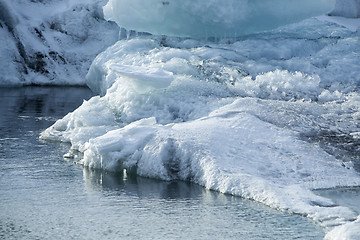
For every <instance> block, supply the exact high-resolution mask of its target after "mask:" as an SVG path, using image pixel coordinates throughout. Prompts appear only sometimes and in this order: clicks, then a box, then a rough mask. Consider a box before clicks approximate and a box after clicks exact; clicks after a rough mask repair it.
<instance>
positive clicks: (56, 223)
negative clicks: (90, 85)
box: [0, 87, 324, 239]
mask: <svg viewBox="0 0 360 240" xmlns="http://www.w3.org/2000/svg"><path fill="white" fill-rule="evenodd" d="M0 93H1V94H0V110H1V112H2V117H1V121H0V126H1V127H0V129H1V130H0V146H1V152H0V173H1V175H0V180H1V181H0V202H1V204H0V237H1V238H2V239H49V238H54V237H56V238H57V239H69V238H73V239H134V238H140V239H190V238H191V239H214V238H217V239H223V238H225V239H239V238H249V239H285V238H286V239H289V238H290V239H296V238H300V239H322V237H323V236H324V232H323V231H322V229H321V227H320V226H318V225H316V224H314V223H313V222H312V221H311V220H309V219H307V218H305V217H302V216H298V215H291V214H287V213H283V212H280V211H276V210H274V209H271V208H269V207H266V206H264V205H262V204H260V203H256V202H254V201H250V200H245V199H242V198H239V197H234V196H230V195H225V194H221V193H217V192H214V191H210V190H207V189H205V188H203V187H201V186H198V185H196V184H192V183H190V182H181V181H171V182H166V181H159V180H152V179H149V178H142V177H139V176H136V175H126V174H122V173H111V172H105V171H102V170H95V169H88V168H86V167H80V166H78V165H74V164H73V161H71V160H66V159H63V158H62V155H63V154H64V153H66V152H67V150H68V147H69V146H68V145H67V144H63V145H59V144H58V143H49V142H43V141H40V140H39V139H38V135H39V134H40V132H41V131H42V130H43V129H44V128H46V127H48V126H50V125H51V124H52V123H53V122H54V121H55V120H56V119H58V118H60V117H62V116H63V115H65V114H66V113H67V112H69V111H72V110H74V109H75V108H76V107H77V106H78V105H80V104H81V102H82V101H83V99H88V98H89V97H90V96H91V95H92V94H91V92H90V91H89V90H88V89H86V88H73V87H66V88H64V87H46V88H44V87H25V88H15V89H0Z"/></svg>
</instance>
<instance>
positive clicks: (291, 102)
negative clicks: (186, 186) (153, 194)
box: [7, 0, 360, 239]
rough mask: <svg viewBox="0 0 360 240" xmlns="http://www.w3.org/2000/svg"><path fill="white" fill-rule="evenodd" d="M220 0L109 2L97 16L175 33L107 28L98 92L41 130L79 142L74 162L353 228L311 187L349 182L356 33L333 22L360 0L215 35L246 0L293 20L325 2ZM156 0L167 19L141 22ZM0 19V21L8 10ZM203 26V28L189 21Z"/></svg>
mask: <svg viewBox="0 0 360 240" xmlns="http://www.w3.org/2000/svg"><path fill="white" fill-rule="evenodd" d="M218 2H219V1H215V0H214V1H184V2H183V3H184V4H182V5H180V3H179V2H176V1H156V2H155V1H139V0H134V1H123V0H121V1H120V0H119V1H114V0H111V1H109V3H108V4H107V5H106V7H105V15H106V17H108V18H110V19H114V20H116V19H115V15H114V13H116V14H117V15H118V18H119V19H120V18H124V19H125V20H129V22H130V23H133V24H134V25H126V24H125V22H124V21H123V20H121V21H120V20H119V19H117V21H118V23H120V24H123V25H122V26H121V27H128V28H129V29H132V28H135V30H137V31H150V32H152V33H160V34H165V33H167V34H169V35H177V36H178V37H169V36H166V35H162V36H158V35H148V34H144V33H143V34H138V36H137V37H131V38H129V36H136V32H132V31H126V30H124V29H122V30H121V31H120V32H119V33H117V32H116V31H115V33H116V34H119V35H120V37H121V36H122V37H121V38H122V39H125V40H121V41H118V42H116V43H115V44H114V45H112V46H111V47H109V48H107V49H106V50H105V51H103V52H101V53H100V54H99V55H98V56H97V57H96V58H95V60H94V61H93V63H92V65H91V67H90V69H89V72H88V74H87V76H86V83H87V84H88V86H89V87H90V88H91V89H92V90H93V91H94V92H95V93H97V94H98V95H99V96H95V97H93V98H91V99H90V100H89V101H85V102H84V103H83V104H82V106H80V107H79V108H78V109H76V110H75V111H74V112H71V113H69V114H67V115H66V116H65V117H64V118H63V119H60V120H58V121H57V122H56V123H55V124H54V125H53V126H51V127H50V128H48V129H46V130H45V131H44V132H43V133H42V134H41V138H42V139H47V140H56V141H63V142H69V143H71V145H72V147H71V150H70V152H69V154H67V155H66V157H75V155H76V154H75V152H76V151H79V152H81V153H82V157H81V159H76V161H77V162H79V163H81V164H83V165H85V166H89V167H93V168H102V169H105V170H109V171H123V170H126V171H127V172H128V173H129V174H139V175H142V176H146V177H152V178H159V179H163V180H167V181H169V180H175V179H176V180H177V179H180V180H186V181H193V182H195V183H198V184H200V185H202V186H205V187H207V188H209V189H213V190H217V191H220V192H224V193H229V194H234V195H237V196H241V197H244V198H249V199H254V200H256V201H259V202H262V203H264V204H267V205H268V206H271V207H273V208H276V209H280V210H283V211H288V212H291V213H296V214H301V215H304V216H307V217H309V218H311V219H313V220H315V221H317V222H318V223H319V224H320V225H322V226H323V227H324V229H325V231H326V232H327V235H326V238H328V239H337V238H338V237H339V236H346V238H347V239H357V236H358V229H360V224H359V216H358V215H359V213H357V212H355V211H353V210H352V209H350V208H347V207H343V206H338V205H336V204H334V202H332V201H331V200H329V199H327V198H324V197H319V196H318V195H316V194H315V193H313V191H312V190H313V189H322V188H335V187H352V186H360V175H359V171H360V160H359V156H360V148H359V146H360V137H359V136H360V125H359V122H360V68H359V62H360V55H359V52H360V44H359V43H360V34H359V29H358V27H356V26H358V25H357V23H358V19H353V20H354V22H351V23H350V24H349V22H348V21H344V20H343V17H344V16H346V15H347V12H348V10H349V9H350V8H351V7H352V6H353V5H352V4H353V3H356V4H358V3H357V0H352V1H348V2H347V3H344V4H339V1H338V2H337V4H336V9H335V10H334V11H333V13H336V12H337V13H338V14H336V15H341V19H339V17H332V16H322V17H318V18H308V19H305V20H303V21H299V22H297V23H294V24H290V25H285V26H281V27H279V28H277V29H275V30H269V31H265V32H261V30H264V29H269V28H272V27H274V26H275V25H276V24H273V23H274V22H276V21H275V20H274V21H273V22H271V27H269V26H266V27H265V28H258V29H256V31H255V30H254V31H250V32H251V33H252V34H251V35H243V36H241V37H239V35H240V34H245V33H249V32H246V31H244V32H242V33H240V32H239V35H237V36H236V37H232V36H231V37H228V36H225V35H226V34H227V33H228V32H227V31H230V32H232V34H234V33H236V31H237V30H236V29H234V28H233V27H234V26H235V25H237V24H239V23H240V22H239V21H240V20H239V19H237V17H240V19H242V18H245V19H252V17H251V14H250V13H251V11H250V12H248V11H247V9H248V8H247V7H251V9H253V10H254V9H258V11H259V12H258V13H256V14H258V15H259V16H260V15H261V16H264V19H267V17H269V16H270V15H272V16H277V15H279V14H280V15H281V14H285V15H286V14H291V15H293V14H295V13H299V14H300V16H301V18H304V17H305V13H301V10H304V11H305V10H306V9H307V7H309V6H315V7H314V9H315V10H316V11H320V10H321V11H322V12H324V13H326V12H329V11H330V10H331V9H328V6H329V5H328V4H330V2H332V4H334V1H317V3H316V4H315V3H314V2H313V1H311V3H310V1H302V3H301V4H300V3H299V1H287V2H288V4H290V5H291V6H292V7H294V8H296V9H297V11H295V10H294V11H290V13H285V12H284V11H283V10H281V9H279V8H277V7H274V6H277V5H276V4H280V3H284V1H271V4H273V5H272V8H268V11H270V12H271V11H274V12H273V13H268V15H266V14H265V15H263V13H265V8H264V6H268V5H267V4H269V1H260V0H258V1H226V2H227V3H228V5H226V4H224V8H223V5H216V3H218ZM235 2H236V4H239V2H241V3H242V7H241V8H236V7H237V6H238V5H236V4H235ZM70 3H71V2H70ZM125 3H126V5H124V4H125ZM196 3H201V4H199V5H196ZM260 3H261V4H263V5H261V4H260ZM139 4H145V5H144V6H147V5H146V4H152V5H151V6H148V7H143V6H142V8H139ZM204 4H205V6H206V8H205V7H203V6H204ZM234 4H235V5H234ZM248 4H249V5H248ZM254 4H255V5H254ZM256 4H259V6H258V5H256ZM299 4H300V5H299ZM302 4H303V5H302ZM312 4H315V5H312ZM7 6H8V7H9V6H11V4H9V3H8V2H7ZM71 6H73V5H71ZM124 6H125V7H124ZM219 6H221V7H219ZM226 6H231V9H233V10H234V12H232V11H230V12H229V11H228V10H226ZM332 6H333V5H332ZM356 6H358V5H356ZM257 7H258V8H257ZM163 8H164V9H168V10H169V11H170V10H171V9H172V8H175V9H178V10H179V11H178V12H175V13H176V14H177V15H176V14H175V13H174V14H172V15H171V18H170V19H168V20H169V22H166V23H164V26H163V25H154V26H149V25H143V21H145V22H146V20H149V19H150V20H152V21H160V20H161V19H162V18H163V17H164V12H159V11H160V10H161V9H163ZM71 9H72V10H73V8H71ZM159 9H160V10H159ZM215 9H216V11H215ZM344 9H345V10H344ZM133 10H134V11H135V10H136V11H135V13H136V12H139V13H141V14H140V15H141V16H144V17H145V19H139V18H138V17H139V16H137V15H134V14H135V13H134V12H131V11H133ZM140 10H141V11H140ZM168 10H167V11H168ZM185 10H186V11H185ZM188 10H191V11H190V12H189V11H188ZM205 10H206V14H199V13H203V12H202V11H205ZM325 10H326V11H325ZM144 11H145V12H144ZM161 11H162V10H161ZM172 11H174V10H172ZM199 11H200V12H199ZM222 11H224V12H226V13H227V15H226V16H227V18H223V16H224V15H221V14H224V13H223V12H222ZM239 11H240V12H241V11H243V12H241V13H242V14H238V13H239ZM349 11H350V10H349ZM8 12H11V11H8ZM70 12H71V11H70ZM90 12H91V11H90ZM170 12H171V11H170ZM184 12H186V14H185V15H184ZM69 14H70V13H69ZM126 14H127V15H126ZM146 14H150V15H149V16H153V17H154V19H151V18H150V17H149V16H148V15H146ZM166 14H170V13H166ZM166 14H165V15H166ZM249 14H250V17H249ZM256 14H255V15H256ZM306 14H307V13H306ZM311 14H312V15H313V14H315V13H311ZM70 15H71V14H70ZM238 15H239V16H238ZM330 15H331V14H330ZM61 16H62V15H61ZM71 16H72V15H71ZM177 17H180V20H183V19H186V20H189V21H190V22H185V23H186V24H184V26H185V25H186V26H187V25H188V23H192V22H191V21H193V19H192V17H195V20H196V21H195V22H197V23H199V24H200V25H197V24H192V25H191V27H190V28H189V29H188V28H184V27H183V26H179V28H178V31H173V30H169V29H170V28H168V27H174V26H176V25H174V23H179V22H180V20H179V19H177ZM188 17H189V18H188ZM196 17H200V18H201V19H199V18H196ZM232 17H234V18H235V19H232ZM7 19H8V21H7V22H8V23H7V26H8V28H9V26H12V25H14V24H15V23H16V21H17V20H16V19H15V18H14V19H11V18H7ZM66 19H68V18H66ZM99 19H101V20H99V21H100V22H101V24H104V26H112V25H111V24H110V23H108V22H105V21H104V20H102V18H99ZM159 19H160V20H159ZM209 19H211V21H213V20H216V21H215V22H211V21H210V20H209ZM217 19H218V20H217ZM281 19H285V17H284V15H281ZM209 21H210V23H209ZM224 21H229V23H227V22H224ZM241 21H243V19H242V20H241ZM60 22H61V21H60ZM245 22H246V21H245ZM65 23H66V24H65ZM232 23H236V24H235V25H233V24H232ZM253 23H254V26H258V27H260V26H262V24H261V23H260V22H256V21H255V22H253ZM285 23H289V21H285ZM64 24H65V25H64V26H63V27H61V28H59V29H65V27H69V30H66V32H67V31H69V32H71V29H73V28H72V27H71V24H70V25H69V22H68V21H65V20H64ZM109 24H110V25H109ZM217 24H219V25H218V26H222V27H217ZM90 25H91V26H93V25H92V24H90ZM203 25H206V26H208V28H207V29H205V30H209V31H205V32H206V33H204V32H200V31H199V29H202V26H203ZM240 25H241V24H240ZM101 26H103V25H101ZM101 26H100V25H99V27H101ZM142 26H144V28H142ZM227 27H229V29H227ZM10 28H11V27H10ZM54 29H58V28H55V26H54ZM66 29H67V28H66ZM76 29H77V28H75V30H76ZM110 29H112V30H111V31H110V33H111V34H110V33H109V34H110V35H111V36H114V38H115V35H116V34H115V33H114V32H112V31H113V28H112V27H110ZM214 29H215V30H216V31H215V32H216V34H218V35H222V34H223V35H224V36H220V37H221V38H219V39H217V41H212V40H213V39H210V40H211V41H206V40H205V39H207V37H205V38H202V37H200V38H198V36H199V35H197V34H199V33H201V34H205V35H206V34H208V33H211V34H209V35H208V36H209V37H210V36H211V35H216V34H213V33H212V32H210V30H214ZM223 30H224V31H223ZM222 31H223V32H222ZM45 32H46V31H45ZM75 32H76V33H77V34H78V32H77V30H76V31H75ZM254 32H258V33H254ZM55 33H56V34H62V32H61V31H58V30H57V31H55ZM55 33H54V32H53V34H55ZM188 33H189V34H188ZM42 34H44V33H42ZM112 34H114V35H112ZM131 34H133V35H131ZM179 35H180V36H184V35H186V36H193V38H182V37H179ZM93 36H98V35H97V34H95V35H93ZM203 36H204V35H203ZM106 39H112V38H111V37H106ZM85 42H86V41H85ZM110 42H111V41H110ZM106 44H108V43H106ZM75 46H76V47H79V46H81V45H75ZM102 46H105V45H102ZM16 49H18V48H16ZM86 49H88V46H87V47H86V48H84V50H86Z"/></svg>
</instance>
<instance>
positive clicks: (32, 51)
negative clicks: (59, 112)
mask: <svg viewBox="0 0 360 240" xmlns="http://www.w3.org/2000/svg"><path fill="white" fill-rule="evenodd" d="M105 3H106V1H101V0H100V1H99V0H80V1H74V0H67V1H51V0H46V1H23V0H2V1H1V2H0V41H1V45H0V86H12V85H29V84H46V85H49V84H55V85H67V84H69V85H84V77H85V75H86V73H87V71H88V69H89V66H90V64H91V62H92V60H93V59H94V58H95V56H96V55H97V54H99V53H100V52H101V51H103V50H105V48H106V47H108V46H110V45H112V44H113V43H115V42H116V41H117V40H118V33H119V27H118V26H117V25H116V24H115V23H110V22H107V21H106V20H104V16H103V11H102V6H103V4H105Z"/></svg>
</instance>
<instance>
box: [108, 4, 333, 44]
mask: <svg viewBox="0 0 360 240" xmlns="http://www.w3.org/2000/svg"><path fill="white" fill-rule="evenodd" d="M334 2H335V1H334V0H317V1H312V0H303V1H297V0H287V1H284V0H272V1H266V0H252V1H247V0H225V1H224V0H195V1H194V0H183V1H176V0H167V1H162V0H110V1H109V2H108V4H107V5H106V6H105V7H104V14H105V17H106V18H107V19H110V20H113V21H115V22H116V23H117V24H118V25H119V26H121V27H124V28H126V29H134V30H137V31H142V32H144V31H145V32H150V33H152V34H164V35H167V36H185V37H192V38H201V39H217V38H236V37H237V36H241V35H244V34H250V33H254V32H260V31H264V30H268V29H272V28H276V27H278V26H282V25H285V24H289V23H294V22H297V21H299V20H302V19H305V18H308V17H312V16H317V15H320V14H324V13H326V12H329V11H330V10H332V8H333V6H334Z"/></svg>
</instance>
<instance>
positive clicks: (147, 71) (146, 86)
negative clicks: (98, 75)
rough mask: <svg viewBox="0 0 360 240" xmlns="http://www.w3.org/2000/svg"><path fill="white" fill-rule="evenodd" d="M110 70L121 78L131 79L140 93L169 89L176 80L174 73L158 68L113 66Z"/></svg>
mask: <svg viewBox="0 0 360 240" xmlns="http://www.w3.org/2000/svg"><path fill="white" fill-rule="evenodd" d="M110 70H112V71H114V72H116V73H117V74H118V75H120V76H123V77H126V78H130V79H131V81H132V83H133V86H134V88H135V90H137V91H138V92H140V93H142V92H147V91H149V90H151V89H160V88H167V87H168V86H169V85H170V84H171V82H172V81H173V79H174V76H173V73H172V72H169V71H166V70H163V69H161V68H156V67H152V68H146V67H139V66H129V65H120V64H112V65H111V66H110Z"/></svg>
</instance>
